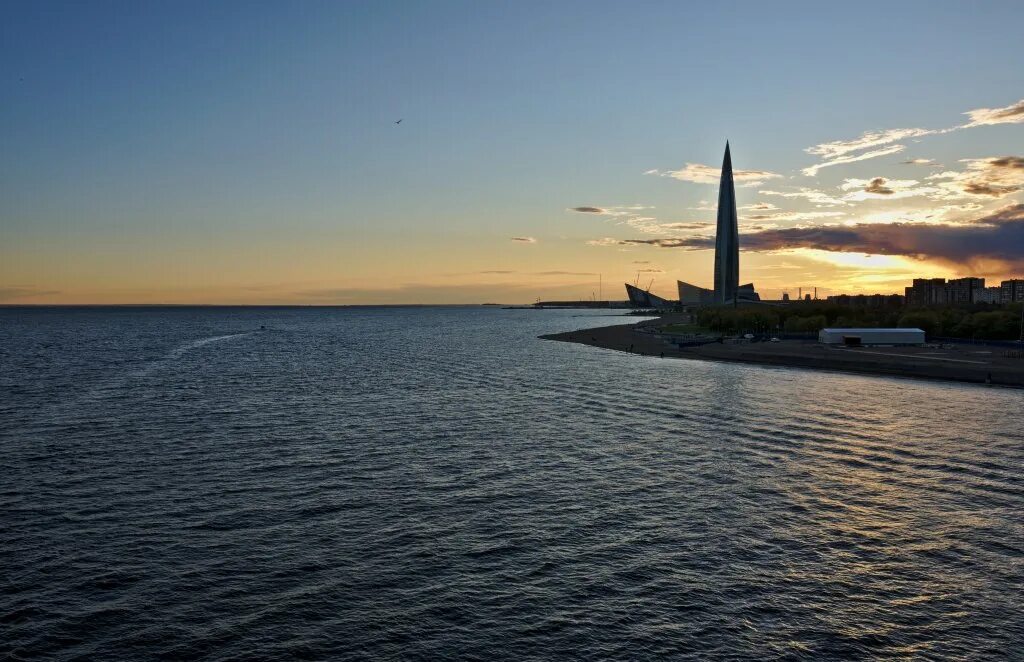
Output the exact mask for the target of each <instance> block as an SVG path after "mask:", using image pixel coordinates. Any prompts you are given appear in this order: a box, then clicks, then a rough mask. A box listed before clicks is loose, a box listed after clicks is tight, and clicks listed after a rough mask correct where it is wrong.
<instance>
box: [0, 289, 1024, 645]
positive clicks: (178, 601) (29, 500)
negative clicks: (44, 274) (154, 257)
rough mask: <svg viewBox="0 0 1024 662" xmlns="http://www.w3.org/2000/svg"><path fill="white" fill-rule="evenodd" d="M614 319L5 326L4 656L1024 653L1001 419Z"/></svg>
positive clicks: (1012, 487)
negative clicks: (639, 338) (687, 352)
mask: <svg viewBox="0 0 1024 662" xmlns="http://www.w3.org/2000/svg"><path fill="white" fill-rule="evenodd" d="M616 321H618V320H616V319H613V318H609V317H600V316H597V315H596V314H595V313H593V312H590V313H587V312H579V311H546V312H538V311H506V310H499V309H489V308H468V309H467V308H422V309H416V308H404V309H403V308H377V309H374V308H366V309H217V308H210V309H162V310H160V309H158V310H134V309H111V310H102V309H78V310H74V309H71V310H67V309H64V310H59V309H36V310H24V309H0V422H2V425H0V459H2V471H3V476H2V479H0V499H2V503H0V505H2V511H0V512H2V514H0V518H2V526H0V563H2V566H3V578H2V582H3V583H2V586H0V589H2V590H0V657H2V656H5V655H6V656H10V657H13V658H14V659H19V658H30V657H34V656H39V655H45V656H51V657H53V658H55V659H90V658H91V659H130V658H150V657H155V656H165V657H173V658H182V659H185V658H191V659H196V658H201V659H252V658H264V659H267V658H281V657H284V656H296V657H303V658H307V659H325V658H330V659H344V658H367V659H397V658H403V659H409V658H412V659H431V660H433V659H444V658H469V659H493V658H498V659H529V658H549V657H556V656H571V657H575V658H589V659H598V658H602V659H605V658H619V659H642V658H651V657H656V656H675V657H692V658H699V659H705V658H708V657H731V658H756V659H773V658H787V657H821V656H832V657H858V658H863V657H868V658H877V659H893V658H901V657H907V658H971V659H991V658H1014V657H1015V658H1016V659H1021V656H1022V651H1024V469H1022V466H1024V432H1022V411H1024V392H1021V391H1010V390H999V389H992V388H984V387H978V386H960V385H954V384H942V383H930V382H916V381H909V380H898V379H889V378H873V377H866V376H852V375H842V374H831V373H822V372H808V371H799V370H788V369H778V368H760V367H751V366H741V365H728V364H716V363H702V362H691V361H676V360H668V359H666V360H661V359H655V358H641V357H636V356H631V355H627V354H621V353H617V352H608V351H603V350H598V349H594V348H589V347H583V346H580V345H573V344H566V343H555V342H547V341H541V340H538V339H537V338H536V336H537V335H538V334H541V333H550V332H555V331H563V330H569V329H573V328H583V327H588V326H597V325H601V324H610V323H615V322H616ZM261 325H263V326H266V329H265V330H260V326H261Z"/></svg>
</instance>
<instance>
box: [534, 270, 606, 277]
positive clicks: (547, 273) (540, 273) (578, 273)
mask: <svg viewBox="0 0 1024 662" xmlns="http://www.w3.org/2000/svg"><path fill="white" fill-rule="evenodd" d="M534 274H535V275H537V276H596V275H597V274H596V273H590V272H587V271H535V272H534Z"/></svg>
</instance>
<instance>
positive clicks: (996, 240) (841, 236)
mask: <svg viewBox="0 0 1024 662" xmlns="http://www.w3.org/2000/svg"><path fill="white" fill-rule="evenodd" d="M618 243H619V244H620V245H626V246H628V245H648V246H657V247H660V248H685V249H691V250H704V249H711V248H714V246H715V238H714V237H706V236H705V237H682V238H674V239H621V240H618ZM740 248H741V249H743V250H744V251H755V252H764V251H776V250H784V249H793V248H808V249H815V250H821V251H830V252H841V253H865V254H872V255H901V256H905V257H910V258H915V259H921V260H926V259H929V260H940V261H945V262H950V263H956V264H962V265H965V264H966V265H969V264H972V263H978V262H983V261H995V262H1001V263H1004V264H1006V265H1008V266H1011V267H1012V268H1014V269H1024V204H1017V205H1011V206H1009V207H1005V208H1003V209H1000V210H999V211H996V212H994V213H992V214H989V215H988V216H983V217H981V218H978V219H976V220H974V221H972V222H970V223H965V224H961V225H953V224H944V223H888V224H886V223H858V224H855V225H849V226H847V225H825V226H816V227H802V228H779V229H770V230H764V231H761V232H754V233H750V234H744V235H743V236H742V237H741V239H740Z"/></svg>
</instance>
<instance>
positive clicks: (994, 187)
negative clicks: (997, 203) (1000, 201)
mask: <svg viewBox="0 0 1024 662" xmlns="http://www.w3.org/2000/svg"><path fill="white" fill-rule="evenodd" d="M1019 190H1021V187H1020V186H1012V185H1010V186H1000V185H998V184H989V183H988V182H967V183H966V184H964V193H970V194H971V195H991V196H992V197H993V198H1001V197H1003V196H1004V195H1009V194H1010V193H1015V192H1017V191H1019Z"/></svg>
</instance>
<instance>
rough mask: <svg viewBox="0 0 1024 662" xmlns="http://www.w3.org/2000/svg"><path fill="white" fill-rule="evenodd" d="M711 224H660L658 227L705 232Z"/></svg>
mask: <svg viewBox="0 0 1024 662" xmlns="http://www.w3.org/2000/svg"><path fill="white" fill-rule="evenodd" d="M709 225H711V224H710V223H660V224H659V225H658V227H660V228H663V229H665V230H703V229H704V228H706V227H708V226H709Z"/></svg>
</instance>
